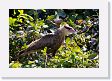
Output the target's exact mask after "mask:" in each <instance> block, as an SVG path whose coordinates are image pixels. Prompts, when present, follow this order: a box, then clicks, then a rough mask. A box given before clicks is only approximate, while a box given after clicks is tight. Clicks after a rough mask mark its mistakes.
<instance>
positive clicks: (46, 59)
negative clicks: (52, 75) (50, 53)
mask: <svg viewBox="0 0 112 81" xmlns="http://www.w3.org/2000/svg"><path fill="white" fill-rule="evenodd" d="M45 68H47V54H46V58H45Z"/></svg>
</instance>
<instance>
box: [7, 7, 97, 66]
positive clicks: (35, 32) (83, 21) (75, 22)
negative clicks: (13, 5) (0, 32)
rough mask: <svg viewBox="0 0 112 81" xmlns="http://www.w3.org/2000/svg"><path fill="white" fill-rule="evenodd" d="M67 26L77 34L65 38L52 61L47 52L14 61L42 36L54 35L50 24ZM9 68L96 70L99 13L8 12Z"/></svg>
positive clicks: (63, 11) (86, 11) (33, 10)
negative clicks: (47, 57)
mask: <svg viewBox="0 0 112 81" xmlns="http://www.w3.org/2000/svg"><path fill="white" fill-rule="evenodd" d="M57 18H59V19H62V20H63V21H64V22H67V23H68V24H69V25H70V26H72V27H73V28H74V29H76V30H77V31H78V33H77V34H72V35H70V36H67V37H66V39H65V41H66V45H62V46H61V47H60V48H59V49H58V51H57V53H56V56H55V57H52V58H51V59H48V61H47V63H46V62H45V58H46V48H44V49H42V50H41V51H39V52H33V53H32V54H31V55H26V56H23V57H21V59H20V61H16V60H15V58H16V57H17V54H18V53H19V52H20V51H21V50H23V49H25V48H26V47H27V45H28V44H29V43H31V42H32V41H34V40H36V39H38V38H40V37H41V36H42V35H45V34H47V33H52V32H54V31H56V29H57V27H56V26H55V25H54V24H53V21H54V20H56V19H57ZM9 46H10V47H9V67H10V68H45V67H46V68H98V67H99V10H97V9H74V10H70V9H39V10H35V9H10V10H9Z"/></svg>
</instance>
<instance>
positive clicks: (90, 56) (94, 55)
mask: <svg viewBox="0 0 112 81" xmlns="http://www.w3.org/2000/svg"><path fill="white" fill-rule="evenodd" d="M96 56H97V54H90V55H89V56H88V58H89V59H94V58H95V57H96Z"/></svg>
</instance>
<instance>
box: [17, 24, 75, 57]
mask: <svg viewBox="0 0 112 81" xmlns="http://www.w3.org/2000/svg"><path fill="white" fill-rule="evenodd" d="M75 32H76V30H75V29H74V28H73V27H71V26H69V25H68V24H64V25H60V28H58V29H57V31H55V32H54V33H51V34H47V35H45V36H43V37H41V38H40V39H37V40H35V41H33V42H31V43H30V44H29V45H27V48H26V49H24V50H22V51H20V52H19V55H25V54H28V53H31V52H33V51H36V50H39V49H41V50H42V49H44V48H45V47H47V51H46V53H47V55H48V57H53V56H55V54H56V52H57V50H58V49H59V48H60V46H61V45H62V44H63V42H64V40H65V36H68V35H70V34H73V33H75Z"/></svg>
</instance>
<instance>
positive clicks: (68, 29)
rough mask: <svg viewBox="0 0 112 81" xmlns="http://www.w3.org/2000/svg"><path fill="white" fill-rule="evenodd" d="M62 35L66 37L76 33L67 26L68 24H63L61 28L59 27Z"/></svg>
mask: <svg viewBox="0 0 112 81" xmlns="http://www.w3.org/2000/svg"><path fill="white" fill-rule="evenodd" d="M61 29H62V31H63V33H64V34H65V35H66V36H67V35H70V34H73V33H76V30H75V29H73V28H72V27H71V26H69V25H68V24H64V25H63V26H62V27H61Z"/></svg>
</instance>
